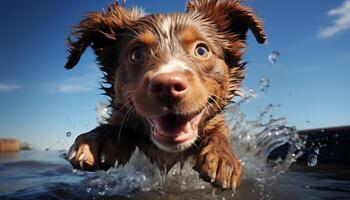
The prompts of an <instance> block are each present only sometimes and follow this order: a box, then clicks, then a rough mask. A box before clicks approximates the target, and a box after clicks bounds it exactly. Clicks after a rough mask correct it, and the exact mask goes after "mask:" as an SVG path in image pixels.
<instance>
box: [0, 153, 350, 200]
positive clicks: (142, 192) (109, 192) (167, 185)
mask: <svg viewBox="0 0 350 200" xmlns="http://www.w3.org/2000/svg"><path fill="white" fill-rule="evenodd" d="M59 155H60V152H58V151H49V152H44V151H22V152H20V153H18V154H0V199H116V200H117V199H127V198H130V199H152V200H153V199H156V200H157V199H220V200H221V199H223V198H225V199H233V198H232V195H233V196H234V197H235V198H234V199H244V200H249V199H252V200H253V199H254V200H256V199H262V198H261V194H260V191H259V190H260V188H259V186H258V185H257V183H256V180H255V179H254V177H247V176H246V177H245V178H244V179H243V181H242V185H241V188H240V189H239V190H238V191H237V192H236V193H235V194H233V193H232V192H229V191H226V192H221V191H220V190H213V189H212V188H211V186H209V185H206V184H202V182H201V181H200V180H198V178H197V177H196V174H195V173H194V174H191V173H190V174H186V173H185V174H182V175H181V174H180V173H179V171H176V172H172V173H171V174H169V175H168V177H167V178H165V180H161V179H159V180H157V181H156V182H153V183H152V181H153V179H154V177H151V176H148V175H151V174H152V173H153V172H142V171H139V170H140V169H141V168H142V167H141V166H135V167H131V166H129V167H126V168H123V169H122V170H121V171H119V172H113V171H111V172H109V173H110V175H111V174H113V175H112V176H110V175H106V173H105V172H97V173H84V174H76V173H73V172H72V169H71V166H70V165H69V164H68V163H67V162H66V161H65V160H63V159H62V158H60V156H59ZM118 174H119V175H118ZM145 175H146V176H145ZM157 176H158V175H157ZM106 177H107V178H106ZM108 177H109V178H108ZM114 178H115V179H114ZM110 179H113V181H111V180H110ZM196 183H200V186H199V185H198V186H197V185H194V184H196ZM146 186H152V187H153V188H149V187H146ZM113 190H115V191H113ZM263 197H264V198H265V199H269V198H270V199H284V200H294V199H308V200H309V199H310V200H313V199H349V197H350V169H349V167H348V166H343V165H331V164H329V165H319V164H318V165H316V166H315V167H312V168H311V167H308V166H307V165H306V164H305V163H300V164H297V165H295V164H294V165H292V166H291V167H290V168H289V170H288V171H287V172H286V173H284V174H281V175H279V176H278V178H277V179H275V180H274V181H268V182H266V183H265V188H264V192H263Z"/></svg>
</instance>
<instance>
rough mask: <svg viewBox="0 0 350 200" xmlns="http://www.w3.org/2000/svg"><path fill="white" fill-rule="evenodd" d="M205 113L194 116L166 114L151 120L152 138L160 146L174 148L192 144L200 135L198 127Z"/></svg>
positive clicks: (194, 114)
mask: <svg viewBox="0 0 350 200" xmlns="http://www.w3.org/2000/svg"><path fill="white" fill-rule="evenodd" d="M203 113H204V112H203V111H201V112H197V113H193V114H189V115H188V114H186V115H182V114H172V113H170V114H166V115H161V116H157V117H152V118H150V119H149V123H150V124H151V126H152V131H151V138H152V140H153V141H154V142H155V143H156V144H159V145H158V146H174V145H181V144H183V143H192V142H194V141H195V140H196V138H197V135H198V125H199V123H200V121H201V119H202V116H203Z"/></svg>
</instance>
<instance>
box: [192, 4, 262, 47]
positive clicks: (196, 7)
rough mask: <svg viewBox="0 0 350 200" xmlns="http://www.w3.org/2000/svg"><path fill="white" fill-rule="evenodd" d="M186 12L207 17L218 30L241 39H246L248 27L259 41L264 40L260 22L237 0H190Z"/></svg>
mask: <svg viewBox="0 0 350 200" xmlns="http://www.w3.org/2000/svg"><path fill="white" fill-rule="evenodd" d="M187 12H190V13H191V12H192V13H197V14H199V15H200V16H202V17H203V18H209V19H210V20H211V21H213V22H214V23H216V25H217V28H219V29H221V30H220V31H223V32H227V33H231V34H234V35H235V37H238V39H239V40H241V41H245V40H246V35H247V31H248V29H250V30H251V31H252V32H253V34H254V36H255V38H256V40H257V41H258V42H259V43H264V42H265V41H266V36H265V33H264V30H263V26H262V22H261V21H260V20H259V18H258V17H257V16H256V15H255V14H254V13H253V12H252V10H250V9H249V8H247V7H245V6H243V5H242V4H241V3H240V2H239V1H238V0H190V1H189V2H188V3H187Z"/></svg>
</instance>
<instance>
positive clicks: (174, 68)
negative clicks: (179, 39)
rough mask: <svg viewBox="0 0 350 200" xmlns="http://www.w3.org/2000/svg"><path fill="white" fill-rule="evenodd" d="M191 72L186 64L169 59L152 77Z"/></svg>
mask: <svg viewBox="0 0 350 200" xmlns="http://www.w3.org/2000/svg"><path fill="white" fill-rule="evenodd" d="M186 70H188V71H191V69H190V68H189V67H187V65H186V63H184V62H182V61H181V60H178V59H170V61H169V62H168V63H166V64H165V65H162V66H161V67H160V68H159V69H158V70H157V71H156V72H155V73H154V75H153V77H155V76H157V75H159V74H165V73H171V72H184V71H186Z"/></svg>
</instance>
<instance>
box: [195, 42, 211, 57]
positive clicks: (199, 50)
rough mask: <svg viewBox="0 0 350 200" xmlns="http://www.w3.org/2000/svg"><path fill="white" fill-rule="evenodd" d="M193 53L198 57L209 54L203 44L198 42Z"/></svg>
mask: <svg viewBox="0 0 350 200" xmlns="http://www.w3.org/2000/svg"><path fill="white" fill-rule="evenodd" d="M194 53H195V55H196V56H198V57H201V58H206V57H208V56H209V49H208V47H207V46H206V45H205V44H198V45H197V47H196V50H195V52H194Z"/></svg>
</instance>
